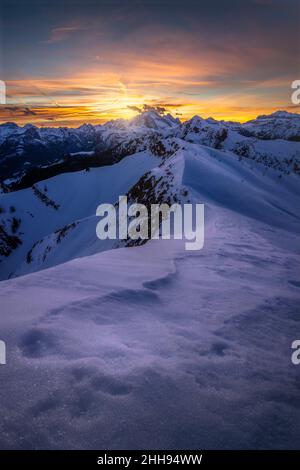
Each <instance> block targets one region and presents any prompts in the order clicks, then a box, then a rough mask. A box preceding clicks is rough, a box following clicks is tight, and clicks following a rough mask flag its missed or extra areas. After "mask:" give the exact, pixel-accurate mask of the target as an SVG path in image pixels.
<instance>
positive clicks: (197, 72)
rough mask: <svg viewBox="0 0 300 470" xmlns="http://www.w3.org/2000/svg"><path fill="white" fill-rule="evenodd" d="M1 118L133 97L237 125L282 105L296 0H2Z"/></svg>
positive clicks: (46, 115)
mask: <svg viewBox="0 0 300 470" xmlns="http://www.w3.org/2000/svg"><path fill="white" fill-rule="evenodd" d="M0 3H1V9H0V18H1V21H0V28H1V33H0V41H1V42H0V63H1V69H0V79H2V80H5V81H6V85H7V105H6V106H4V105H2V106H1V107H0V119H1V121H2V122H5V121H15V122H17V123H20V124H24V123H27V122H31V123H34V124H37V125H43V126H45V125H47V126H59V125H69V126H78V125H80V124H82V123H84V122H91V123H101V122H105V121H107V120H109V119H115V118H129V117H132V116H134V115H135V114H136V113H137V108H139V109H140V108H141V107H142V106H143V105H145V104H147V105H152V106H161V107H163V108H165V109H166V110H167V111H168V112H171V113H172V114H173V115H174V116H177V117H179V118H180V119H182V120H185V119H188V118H190V117H192V116H193V115H195V114H198V115H201V116H203V117H209V116H212V117H214V118H216V119H230V120H240V121H246V120H249V119H252V118H253V117H256V116H257V115H259V114H263V113H270V112H273V111H275V110H278V109H286V110H289V111H294V112H299V111H300V108H299V107H296V106H293V105H292V103H291V82H292V81H293V80H296V79H300V67H299V56H300V54H299V52H300V50H299V44H300V27H299V23H300V2H299V1H298V0H226V1H225V0H222V1H221V0H198V1H192V0H181V1H176V0H173V1H169V0H160V1H156V0H152V1H148V0H146V1H145V0H144V1H139V0H128V1H126V0H123V1H122V2H120V1H114V0H110V1H108V0H107V1H103V0H85V1H84V0H81V1H79V0H68V1H67V0H60V1H57V0H52V1H48V0H36V1H34V0H27V1H26V0H18V1H17V0H9V1H8V0H0Z"/></svg>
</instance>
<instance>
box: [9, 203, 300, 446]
mask: <svg viewBox="0 0 300 470" xmlns="http://www.w3.org/2000/svg"><path fill="white" fill-rule="evenodd" d="M298 242H299V237H298V238H297V237H294V236H293V235H289V234H287V233H286V232H282V231H281V230H280V229H279V228H272V229H270V228H269V227H268V225H266V224H264V223H261V222H257V221H254V220H250V219H247V218H245V217H243V216H241V215H239V214H234V213H232V212H230V211H228V210H225V209H218V208H214V210H212V209H210V211H209V222H208V224H207V227H206V244H205V248H204V249H203V250H202V251H201V252H198V253H191V252H186V251H185V250H184V248H183V245H182V244H181V242H180V241H176V242H175V241H172V242H170V241H166V240H165V241H152V242H150V243H148V244H146V245H144V246H143V247H137V248H123V249H119V250H113V251H107V252H105V253H100V254H97V255H94V256H89V257H86V258H81V259H77V260H73V261H71V262H69V263H66V264H63V265H60V266H58V267H55V268H52V269H49V270H45V271H41V272H39V273H34V274H31V275H28V276H24V277H21V278H17V279H12V280H10V281H6V282H2V283H0V295H1V335H2V338H4V339H5V341H6V342H7V345H8V348H9V363H8V364H9V365H7V366H5V367H4V366H3V367H1V371H0V372H1V388H0V396H1V399H0V407H1V410H0V412H1V416H2V419H1V423H0V427H1V432H0V447H1V448H6V449H7V448H18V449H37V448H60V449H64V448H65V449H70V448H71V449H75V448H76V449H78V448H80V449H90V448H93V449H107V448H109V449H130V448H138V449H151V448H158V449H165V448H168V449H180V448H187V449H199V448H201V449H203V448H224V449H227V448H247V449H249V448H250V449H251V448H259V449H263V448H297V447H298V444H299V437H300V428H299V423H300V409H299V400H298V396H299V386H298V380H297V377H298V370H297V368H296V367H295V366H293V365H292V364H291V362H290V344H291V342H292V340H293V339H294V337H295V334H296V331H297V329H298V327H299V314H298V304H299V300H300V290H299V287H297V284H295V283H294V282H295V280H296V279H297V278H298V276H299V271H298V266H299V261H300V260H299V251H298V250H297V244H298ZM298 247H299V245H298ZM293 283H294V284H293Z"/></svg>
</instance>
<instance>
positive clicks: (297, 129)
mask: <svg viewBox="0 0 300 470" xmlns="http://www.w3.org/2000/svg"><path fill="white" fill-rule="evenodd" d="M0 152H1V153H0V155H1V157H0V165H1V182H2V190H1V191H2V195H1V201H0V260H1V261H0V279H6V278H8V277H11V276H17V275H20V274H25V273H28V272H31V271H36V270H39V269H43V268H46V267H49V266H53V265H56V264H60V263H63V262H65V261H68V260H70V259H72V258H75V257H78V256H80V257H81V256H86V255H90V254H93V253H96V252H99V251H104V250H108V249H111V248H116V247H120V246H124V245H126V244H127V245H128V244H129V242H128V243H123V242H122V243H121V242H117V241H116V242H112V241H107V240H106V241H103V242H100V241H99V240H98V239H97V238H96V234H95V227H96V223H97V219H96V216H95V213H96V207H97V206H98V204H100V203H102V202H110V203H113V204H115V203H116V204H117V201H118V196H119V195H123V194H126V195H127V196H128V198H129V201H131V202H141V203H145V204H147V203H149V202H152V203H162V202H168V203H170V204H171V203H173V202H186V201H193V202H198V201H200V202H204V203H205V204H206V205H207V206H208V207H210V206H212V207H214V206H215V205H216V206H220V205H221V206H222V207H225V208H227V209H229V210H230V211H234V212H238V213H240V214H243V215H246V216H248V217H253V218H255V219H257V220H260V221H264V222H267V223H269V224H271V225H275V226H278V225H279V226H282V227H284V229H286V230H291V231H292V232H293V231H295V232H298V231H299V217H300V204H298V196H299V181H300V180H299V177H300V116H299V115H297V114H289V113H287V112H284V111H279V112H276V113H274V114H272V115H270V116H260V117H258V118H257V119H255V120H253V121H250V122H248V123H245V124H239V123H233V122H224V121H221V122H218V121H216V120H214V119H211V118H210V119H202V118H200V117H198V116H195V117H194V118H192V119H191V120H189V121H186V122H184V123H181V122H180V121H179V120H178V119H174V118H173V117H172V116H171V115H160V114H158V113H156V112H153V111H148V112H145V113H142V114H140V115H138V116H137V117H136V118H134V119H132V120H130V121H125V120H117V121H111V122H108V123H106V124H104V125H102V126H91V125H84V126H81V127H80V128H78V129H67V128H58V129H56V128H41V129H39V128H36V127H34V126H32V125H26V126H24V127H18V126H17V125H16V124H11V123H7V124H3V125H1V126H0ZM282 201H284V202H282ZM137 244H138V242H137Z"/></svg>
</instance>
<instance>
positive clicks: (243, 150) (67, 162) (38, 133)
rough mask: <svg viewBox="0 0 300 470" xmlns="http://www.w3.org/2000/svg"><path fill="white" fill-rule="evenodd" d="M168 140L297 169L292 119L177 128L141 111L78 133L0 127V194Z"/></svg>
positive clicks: (299, 122)
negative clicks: (129, 118) (211, 148)
mask: <svg viewBox="0 0 300 470" xmlns="http://www.w3.org/2000/svg"><path fill="white" fill-rule="evenodd" d="M167 137H169V138H172V137H173V138H175V137H179V138H180V139H182V140H186V141H188V142H194V143H199V144H202V145H206V146H209V147H213V148H220V149H224V150H231V151H233V152H235V153H237V154H238V155H241V156H242V157H247V158H251V159H253V158H255V159H257V158H260V159H264V160H266V161H268V162H267V164H268V165H277V166H280V167H281V169H282V171H287V172H288V171H293V168H294V166H295V165H294V164H295V163H296V168H298V165H299V146H298V145H297V141H299V139H300V118H299V115H297V114H290V113H287V112H283V111H280V112H277V113H274V114H271V115H270V116H260V117H259V118H257V119H256V120H254V121H250V122H248V123H245V124H239V123H232V122H224V121H221V122H218V121H216V120H214V119H212V118H209V119H202V118H200V117H198V116H195V117H193V118H192V119H191V120H189V121H186V122H185V123H183V124H182V123H180V121H179V120H178V119H174V118H173V117H172V116H171V115H169V114H168V115H162V114H160V113H158V112H155V111H146V112H144V113H141V114H140V115H138V116H136V117H135V118H133V119H132V120H130V121H126V120H123V119H119V120H116V121H110V122H108V123H106V124H104V125H102V126H100V125H99V126H92V125H83V126H81V127H79V128H78V129H68V128H37V127H35V126H32V125H26V126H24V127H19V126H17V125H16V124H13V123H6V124H2V125H0V162H1V172H0V185H1V186H2V190H3V191H10V190H17V189H23V188H26V187H30V186H32V185H33V184H34V183H37V182H38V181H42V180H44V179H46V178H49V177H51V176H55V175H59V174H61V173H66V172H73V171H79V170H83V169H86V168H89V167H100V166H103V165H108V164H113V163H116V162H117V161H119V160H120V159H122V158H123V157H124V156H127V155H130V154H132V153H134V151H135V150H136V149H140V148H145V146H146V143H145V140H146V141H147V140H149V139H163V138H167ZM273 141H275V142H273ZM283 155H284V157H285V160H284V157H283ZM279 160H284V161H283V162H279Z"/></svg>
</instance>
